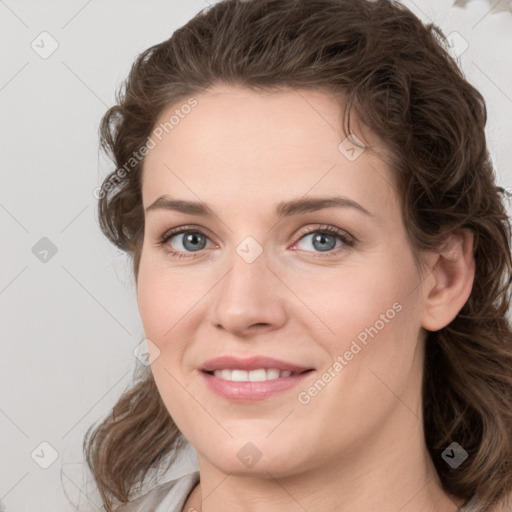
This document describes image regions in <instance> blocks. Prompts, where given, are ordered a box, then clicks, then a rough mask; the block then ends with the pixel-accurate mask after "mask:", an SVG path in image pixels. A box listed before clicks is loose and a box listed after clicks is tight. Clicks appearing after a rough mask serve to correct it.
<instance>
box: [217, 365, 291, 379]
mask: <svg viewBox="0 0 512 512" xmlns="http://www.w3.org/2000/svg"><path fill="white" fill-rule="evenodd" d="M292 373H293V372H291V371H290V370H283V371H279V370H277V369H276V368H269V369H265V368H258V369H257V370H251V371H249V372H248V371H245V370H227V369H226V370H215V371H214V372H213V375H215V377H220V378H221V379H224V380H230V381H233V382H263V381H266V380H275V379H280V378H284V377H290V375H292Z"/></svg>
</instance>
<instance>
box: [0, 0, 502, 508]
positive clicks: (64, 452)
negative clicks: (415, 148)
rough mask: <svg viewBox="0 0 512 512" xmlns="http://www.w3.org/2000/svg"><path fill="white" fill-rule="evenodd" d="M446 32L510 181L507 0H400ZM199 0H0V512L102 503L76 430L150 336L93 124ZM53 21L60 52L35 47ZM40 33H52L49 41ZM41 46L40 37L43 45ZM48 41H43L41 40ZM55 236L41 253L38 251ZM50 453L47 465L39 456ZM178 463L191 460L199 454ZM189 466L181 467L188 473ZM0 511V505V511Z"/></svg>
mask: <svg viewBox="0 0 512 512" xmlns="http://www.w3.org/2000/svg"><path fill="white" fill-rule="evenodd" d="M404 3H405V4H406V5H407V6H408V7H409V8H410V9H411V10H412V11H413V12H415V13H416V14H417V15H418V16H419V17H420V18H421V19H423V20H424V21H433V22H434V23H436V24H437V25H439V26H440V27H441V29H442V30H443V31H444V33H445V34H447V35H448V34H451V33H452V32H454V31H456V32H458V34H459V35H460V36H459V35H455V36H453V38H452V40H453V41H454V47H455V50H454V51H457V50H458V49H460V48H462V47H461V46H460V45H461V44H465V43H464V41H466V42H467V44H469V46H468V48H467V50H466V51H465V52H464V53H462V55H461V56H460V62H461V65H462V68H463V70H464V72H465V73H466V76H467V78H468V79H469V80H470V82H472V83H473V84H474V85H475V86H476V87H477V88H478V89H479V90H480V91H481V92H482V94H483V95H484V97H485V99H486V101H487V106H488V110H489V123H488V127H487V135H488V141H489V146H490V149H491V153H492V157H493V160H494V163H495V166H496V169H497V172H498V182H499V184H501V185H502V186H504V187H512V165H511V162H512V144H511V142H512V137H511V136H512V57H511V56H512V14H511V13H510V12H509V11H508V9H509V8H512V6H511V3H510V2H509V0H492V1H485V0H459V1H458V2H457V4H458V5H457V6H455V7H454V6H453V5H452V4H453V1H452V0H435V1H434V0H428V1H427V0H415V1H414V2H412V1H410V0H407V1H405V2H404ZM207 5H208V4H207V3H206V1H205V0H187V1H186V2H185V1H181V2H179V1H177V0H165V1H153V2H142V1H139V2H136V1H134V0H130V1H128V0H124V1H123V2H120V1H117V2H115V1H112V0H89V1H84V0H80V1H69V0H68V1H53V0H52V1H46V2H36V1H27V0H26V1H15V0H5V1H0V38H1V41H0V53H1V67H0V109H1V124H0V141H1V151H0V169H1V173H2V180H1V186H0V227H1V232H0V233H1V240H2V243H1V246H0V248H1V249H0V250H1V265H0V315H1V317H0V320H1V323H0V325H1V331H0V335H1V342H0V343H1V357H0V500H1V501H2V502H3V507H4V508H5V510H7V511H8V512H25V511H27V512H28V511H30V512H37V511H52V512H63V511H69V510H74V509H73V507H72V505H71V504H70V503H69V502H68V500H67V498H66V496H65V493H67V494H68V497H69V499H71V500H72V502H73V503H76V504H78V503H80V510H83V511H89V510H91V511H96V510H100V509H101V507H100V500H99V498H98V496H97V495H95V494H94V492H93V490H91V489H90V488H89V487H88V486H86V476H87V475H86V473H85V472H84V468H83V465H82V462H83V455H82V441H83V435H84V432H85V430H86V429H87V427H88V426H90V425H91V424H92V423H94V422H96V421H98V420H100V419H101V418H103V417H104V416H105V414H107V413H108V412H109V411H110V409H111V407H112V406H113V405H114V403H115V402H116V400H117V398H118V397H119V396H120V394H121V393H122V392H123V391H124V390H126V389H127V388H128V387H129V386H130V384H131V379H132V375H133V370H134V368H135V367H136V365H137V364H140V363H139V362H138V360H137V359H136V358H135V356H134V355H133V350H134V348H135V347H136V346H137V345H138V344H139V343H140V342H141V340H143V339H144V331H143V328H142V325H141V323H140V320H139V317H138V311H137V304H136V300H135V289H134V285H133V278H132V276H131V268H130V265H129V263H128V260H127V258H126V257H125V256H124V255H123V254H121V253H120V252H119V251H117V250H116V249H115V248H113V247H112V246H111V245H110V244H109V243H108V242H107V241H106V239H104V238H103V236H102V234H101V232H100V230H99V227H98V224H97V220H96V199H95V198H94V196H93V190H94V189H95V188H96V187H97V186H98V185H99V184H101V181H102V178H103V177H104V176H105V175H106V173H107V171H109V170H111V166H110V164H109V163H108V162H107V161H106V160H105V158H104V157H103V156H100V154H99V150H98V125H99V122H100V119H101V117H102V115H103V114H104V113H105V111H106V110H107V108H108V107H109V106H111V105H112V104H114V93H115V91H116V89H117V88H118V86H119V85H120V83H121V81H122V80H123V79H124V78H125V77H126V75H127V73H128V71H129V69H130V66H131V64H132V62H133V60H134V59H135V57H136V56H137V54H138V53H140V52H142V51H143V50H145V49H146V48H148V47H149V46H152V45H153V44H156V43H159V42H161V41H163V40H164V39H167V38H168V37H170V35H171V34H172V32H173V31H174V30H175V29H176V28H178V27H179V26H181V25H183V24H184V23H185V22H186V21H187V20H188V19H190V18H191V17H192V16H193V15H194V14H195V13H196V12H198V11H199V9H201V8H204V7H207ZM43 31H47V32H48V33H49V34H50V35H51V37H52V38H53V39H55V40H56V41H57V43H58V48H57V50H56V51H55V52H54V53H53V54H52V55H50V56H49V57H48V58H46V59H43V58H41V57H40V56H39V54H38V53H36V51H34V50H33V49H32V47H31V43H32V41H34V40H36V43H37V42H38V41H40V37H39V35H40V34H41V32H43ZM45 37H47V36H45ZM39 44H40V45H41V43H39ZM49 44H50V40H49V39H47V40H46V43H45V48H47V49H48V48H49V47H50V46H49ZM42 237H47V238H49V239H50V240H51V241H52V243H53V244H54V245H55V246H56V248H57V253H56V254H55V255H54V256H53V257H51V258H49V259H48V261H47V262H46V263H43V262H41V261H40V260H39V259H38V258H37V257H36V256H35V255H34V254H33V252H32V247H33V246H34V245H35V244H36V243H37V242H38V241H39V240H40V239H41V238H42ZM42 442H47V443H49V444H50V445H51V447H53V449H54V450H55V451H56V452H58V458H57V459H56V461H55V462H54V463H53V464H52V465H51V466H50V467H49V468H48V469H42V468H41V467H40V466H39V465H38V464H36V462H35V461H34V460H33V459H32V457H31V454H32V453H33V452H34V450H36V449H37V450H36V453H38V454H39V458H37V457H35V458H36V459H37V460H39V461H44V459H45V457H46V458H48V457H49V456H51V453H52V449H50V448H48V447H47V446H46V445H43V446H42V447H41V446H40V444H41V443H42ZM185 463H186V465H185V466H183V467H181V469H180V468H178V469H177V470H176V471H177V472H180V471H182V472H186V471H187V470H190V468H193V467H194V464H195V460H194V453H193V451H190V452H189V455H188V458H185ZM187 468H188V469H187ZM0 510H1V507H0Z"/></svg>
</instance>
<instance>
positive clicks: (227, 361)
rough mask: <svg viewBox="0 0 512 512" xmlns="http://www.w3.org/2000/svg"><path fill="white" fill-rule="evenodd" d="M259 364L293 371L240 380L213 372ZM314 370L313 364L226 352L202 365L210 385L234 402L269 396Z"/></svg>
mask: <svg viewBox="0 0 512 512" xmlns="http://www.w3.org/2000/svg"><path fill="white" fill-rule="evenodd" d="M260 368H267V369H270V368H273V369H277V370H280V371H289V372H293V373H294V374H292V375H289V376H287V377H279V378H277V379H272V380H266V381H254V382H237V381H230V380H225V379H223V378H221V377H217V376H215V375H213V374H212V373H211V372H214V371H215V370H228V369H229V370H245V371H251V370H257V369H260ZM312 371H314V370H313V368H308V367H305V366H299V365H296V364H292V363H288V362H286V361H281V360H278V359H273V358H269V357H251V358H248V359H238V358H235V357H230V356H223V357H218V358H215V359H212V360H210V361H208V362H206V363H205V364H204V365H203V367H202V368H201V372H200V374H201V376H202V377H203V378H204V379H205V383H206V385H207V386H208V388H209V389H210V390H211V391H213V392H214V393H215V394H217V395H219V396H221V397H222V398H225V399H227V400H230V401H232V402H255V401H260V400H266V399H267V398H270V397H271V396H273V395H275V394H277V393H281V392H283V391H287V390H289V389H291V388H293V387H295V386H297V385H298V384H299V383H300V382H302V381H303V380H304V379H305V378H306V377H307V376H308V375H309V374H310V373H311V372H312ZM208 372H210V373H208Z"/></svg>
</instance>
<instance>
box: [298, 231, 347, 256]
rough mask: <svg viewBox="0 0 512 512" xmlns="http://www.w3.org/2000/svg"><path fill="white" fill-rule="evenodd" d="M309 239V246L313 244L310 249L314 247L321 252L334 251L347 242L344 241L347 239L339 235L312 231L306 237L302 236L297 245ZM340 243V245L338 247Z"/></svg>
mask: <svg viewBox="0 0 512 512" xmlns="http://www.w3.org/2000/svg"><path fill="white" fill-rule="evenodd" d="M308 238H309V244H311V245H310V247H311V246H312V247H313V248H314V249H315V250H317V251H320V252H328V251H332V250H334V249H337V248H338V247H340V246H341V245H343V242H346V239H344V238H345V237H343V236H342V235H339V234H332V233H327V232H322V231H311V232H310V233H306V234H305V235H304V236H302V237H301V238H300V240H299V241H298V242H297V245H298V244H299V243H300V242H302V241H304V240H308ZM338 241H339V242H340V243H339V244H338V245H336V244H337V242H338ZM299 248H300V247H299ZM305 250H308V249H305Z"/></svg>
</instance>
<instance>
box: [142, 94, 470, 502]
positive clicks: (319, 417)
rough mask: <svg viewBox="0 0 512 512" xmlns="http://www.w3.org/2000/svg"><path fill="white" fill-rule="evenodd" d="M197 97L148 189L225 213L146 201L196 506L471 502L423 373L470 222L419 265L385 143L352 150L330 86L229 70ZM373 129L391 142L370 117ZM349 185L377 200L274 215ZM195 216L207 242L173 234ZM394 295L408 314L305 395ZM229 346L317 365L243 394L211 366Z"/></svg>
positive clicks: (167, 381)
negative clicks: (425, 401)
mask: <svg viewBox="0 0 512 512" xmlns="http://www.w3.org/2000/svg"><path fill="white" fill-rule="evenodd" d="M196 99H197V101H198V104H197V106H196V107H195V108H194V109H193V110H192V111H191V112H190V114H188V115H187V116H186V117H184V119H182V120H180V122H179V124H177V125H176V126H174V128H173V129H172V131H169V133H168V134H167V135H166V136H165V137H164V138H163V139H162V141H161V142H159V143H158V144H157V145H156V147H155V148H154V149H152V150H151V151H150V152H149V154H148V155H147V157H146V161H145V164H144V175H143V183H142V195H143V203H144V208H148V206H150V205H151V204H153V203H154V201H156V199H157V198H159V197H160V196H162V195H169V196H172V198H175V199H183V200H190V201H202V202H204V203H206V204H208V205H209V207H210V208H211V210H212V211H213V212H214V214H215V215H213V216H212V217H210V218H204V217H200V216H197V215H192V214H185V213H181V212H176V211H172V210H165V209H154V210H150V211H148V212H146V219H145V220H146V225H145V234H144V243H143V250H142V255H141V261H140V268H139V274H138V281H137V299H138V305H139V311H140V314H141V319H142V322H143V325H144V328H145V332H146V337H147V338H148V339H149V340H151V343H150V344H149V345H150V346H149V350H150V354H151V357H155V360H154V362H153V363H152V371H153V375H154V378H155V381H156V383H157V386H158V389H159V392H160V394H161V396H162V399H163V401H164V403H165V405H166V407H167V409H168V411H169V413H170V415H171V416H172V418H173V419H174V421H175V422H176V424H177V426H178V427H179V429H180V430H181V432H183V434H184V436H185V437H186V438H187V439H188V441H189V442H190V443H191V444H192V445H193V447H194V448H195V449H196V451H197V454H198V461H199V470H200V478H201V481H200V484H199V485H198V486H197V487H196V488H195V489H194V490H193V492H192V493H191V494H190V495H189V498H188V500H187V502H186V503H185V506H184V507H183V511H189V510H190V509H191V507H194V508H195V509H196V510H203V511H205V512H217V511H223V512H231V511H239V510H245V511H249V512H259V511H262V512H263V511H264V512H274V511H276V512H277V511H282V510H287V511H291V512H295V511H297V512H303V511H304V510H308V511H310V512H314V511H320V510H322V511H334V510H336V511H337V512H348V511H350V512H363V511H364V512H368V511H374V510H375V511H377V510H378V511H379V512H391V511H393V512H395V511H398V510H400V512H413V511H414V512H418V511H425V512H455V511H456V510H457V509H458V507H459V506H461V504H462V502H461V501H460V500H457V499H456V498H454V497H451V496H448V495H447V494H446V493H445V492H444V491H443V490H442V488H441V484H440V481H439V478H438V476H437V473H436V471H435V469H434V466H433V464H432V462H431V460H430V457H429V455H428V452H427V449H426V446H425V443H424V438H423V424H422V409H421V379H422V367H423V353H424V343H425V335H426V331H427V330H437V329H440V328H442V327H444V326H445V325H447V324H448V323H449V322H450V321H451V320H452V319H453V318H454V317H455V316H456V314H457V313H458V311H459V310H460V309H461V308H462V306H463V304H464V303H465V302H466V300H467V298H468V297H469V294H470V291H471V287H472V283H473V277H474V259H473V252H472V247H473V239H472V236H471V233H470V232H468V231H466V230H463V231H460V232H458V233H456V234H454V235H453V236H452V237H451V238H450V240H449V242H448V243H447V245H446V247H444V248H440V249H439V251H437V252H425V253H422V254H421V256H422V258H423V261H424V268H423V269H421V268H418V266H417V265H416V264H415V261H414V259H413V252H412V249H411V247H410V245H409V242H408V239H407V237H406V231H405V227H404V224H403V222H402V219H401V214H400V207H399V202H398V197H397V195H396V191H395V187H394V185H393V175H392V173H391V171H390V169H389V168H387V166H386V164H385V163H384V162H383V161H382V160H381V159H379V158H378V157H377V156H376V154H375V153H373V152H371V151H370V150H365V151H364V152H362V153H361V154H360V156H359V157H358V158H357V159H355V160H354V161H350V160H349V159H348V158H347V157H346V156H345V155H344V154H343V153H342V152H340V150H339V149H338V146H339V144H340V142H341V141H343V140H344V139H345V137H346V135H345V134H344V133H343V132H342V131H341V128H340V129H338V128H337V127H338V125H339V124H340V123H339V120H340V119H341V110H340V106H339V105H338V104H337V102H336V101H335V100H334V99H333V98H332V97H330V96H329V95H328V94H327V93H324V92H321V91H311V90H307V91H306V90H292V89H281V90H279V91H273V92H265V93H263V92H254V91H251V90H249V89H245V88H240V87H233V86H227V85H217V86H215V87H214V88H211V89H209V90H207V91H205V92H204V93H202V94H200V95H197V96H196ZM183 103H185V102H183ZM176 108H179V105H172V106H170V107H169V109H168V110H166V111H165V112H164V113H163V115H162V116H161V120H162V121H165V120H167V119H169V117H170V115H172V113H173V111H174V110H175V109H176ZM358 136H359V137H360V139H361V140H365V141H367V142H369V143H371V144H372V146H373V147H374V148H375V149H376V150H378V151H381V152H383V151H385V149H386V148H385V147H384V145H383V144H382V142H381V141H379V139H378V138H377V137H375V136H374V135H372V134H371V132H370V131H369V130H365V131H364V137H363V135H362V134H358ZM334 192H336V193H338V194H343V196H345V197H347V198H350V199H351V200H353V201H356V202H357V203H359V204H360V205H361V206H363V207H364V208H365V209H367V210H368V211H369V212H370V213H371V214H372V215H365V214H363V213H361V212H360V211H358V210H357V209H355V208H352V207H331V208H325V209H322V210H318V211H316V212H310V213H301V214H297V215H294V216H291V217H287V218H283V219H278V218H277V217H276V216H275V215H274V208H275V205H276V204H277V203H279V202H280V201H284V200H291V199H295V198H300V197H303V196H306V197H308V198H310V197H323V196H332V195H333V193H334ZM184 225H192V228H191V231H194V229H201V230H202V231H204V232H205V234H206V236H207V238H206V246H205V248H204V249H201V250H200V251H198V252H194V251H193V250H190V246H184V245H183V241H184V236H183V235H176V236H175V237H174V238H172V239H171V240H169V241H168V242H167V243H166V244H165V245H164V246H162V245H159V244H158V240H159V237H161V236H162V235H163V234H164V233H166V232H167V231H169V230H170V229H171V228H175V227H179V226H184ZM322 225H329V226H333V227H336V228H339V230H341V231H342V232H343V233H345V234H348V235H349V236H351V237H352V238H353V239H355V240H356V242H355V243H354V244H353V245H352V246H350V245H348V244H344V243H343V242H342V241H341V240H339V241H338V242H336V248H335V249H332V250H331V251H330V252H329V251H327V252H323V251H321V250H319V249H318V245H317V244H314V243H313V236H314V234H315V233H317V231H318V228H319V227H320V226H322ZM315 229H316V230H317V231H315ZM320 231H321V230H320ZM306 233H309V235H306V236H304V237H303V238H302V239H301V236H303V235H304V234H306ZM311 233H313V234H311ZM247 236H251V237H253V238H254V239H255V240H256V241H257V242H258V244H259V245H260V246H261V249H262V250H263V252H262V254H261V255H260V256H259V257H258V258H256V259H255V261H254V262H252V263H248V262H247V261H246V260H244V259H243V258H242V257H241V256H239V254H237V252H236V248H237V246H238V245H239V244H240V243H241V242H242V241H243V240H244V239H245V238H246V237H247ZM333 240H337V239H336V237H335V236H334V238H329V243H331V242H333ZM333 245H334V243H333ZM330 247H331V246H330ZM338 247H342V250H341V251H340V252H338V253H335V251H336V250H338V249H337V248H338ZM170 249H174V250H176V251H178V252H181V253H184V254H185V255H188V256H189V257H183V258H178V257H173V256H172V255H171V252H170ZM194 256H195V257H194ZM396 303H399V304H400V305H401V307H402V309H401V311H400V312H397V313H396V315H394V318H393V319H391V320H389V321H388V322H386V323H385V326H384V327H383V328H382V329H380V330H379V332H378V334H377V335H375V336H374V337H373V338H370V339H369V341H368V343H367V345H366V346H364V348H362V349H361V350H360V351H359V352H358V353H357V354H356V355H354V356H353V358H352V359H351V360H350V361H346V362H347V364H346V365H344V366H343V369H342V370H341V371H339V372H338V373H337V374H336V376H335V377H334V378H332V379H331V381H330V382H329V383H328V384H327V385H326V386H325V387H324V388H323V389H322V390H321V392H319V393H318V394H317V395H316V396H314V397H312V398H311V400H310V402H309V403H307V404H303V403H300V402H299V400H298V398H297V395H298V393H299V392H301V391H304V390H306V391H307V390H308V388H310V387H311V385H312V384H313V383H314V382H315V381H317V380H318V379H319V378H320V377H321V376H322V374H323V373H324V372H326V371H327V370H328V368H330V367H331V368H332V366H333V362H334V361H335V360H336V358H337V357H338V356H339V355H343V354H344V353H345V352H346V351H347V350H348V349H349V348H350V346H351V343H352V342H353V340H355V339H356V337H357V335H358V334H359V333H361V332H362V331H364V330H365V328H367V327H369V326H374V325H375V324H376V321H377V320H379V319H380V318H381V316H380V315H382V314H385V312H386V311H387V310H389V309H390V308H392V305H393V304H396ZM225 354H229V355H234V356H238V357H248V356H251V355H266V356H269V357H275V358H278V359H283V360H286V361H291V362H293V363H297V364H300V365H303V366H306V367H312V368H315V372H313V373H312V374H310V375H309V376H308V378H307V380H306V381H305V383H304V384H303V385H302V384H301V385H300V386H299V387H298V388H293V389H291V390H289V391H286V392H284V393H281V394H278V395H275V396H273V397H271V398H269V399H267V400H264V401H260V402H253V403H244V404H236V403H231V402H229V401H227V400H226V399H224V398H221V397H219V396H217V395H215V394H213V393H212V392H211V391H210V390H209V389H208V388H207V387H206V385H205V384H204V382H203V378H202V376H201V375H200V372H199V371H198V368H199V367H200V366H201V365H202V363H204V362H205V361H207V360H209V359H211V358H213V357H217V356H220V355H225ZM248 442H250V443H252V444H253V445H255V446H256V447H257V449H258V451H259V452H260V453H261V459H260V460H259V461H258V462H257V463H256V464H254V465H253V466H252V467H248V466H246V465H244V464H243V463H242V462H241V461H240V459H239V458H238V457H237V453H238V451H239V450H240V449H241V448H242V447H243V446H244V445H246V443H248Z"/></svg>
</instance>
